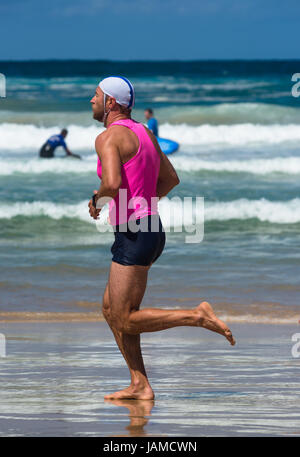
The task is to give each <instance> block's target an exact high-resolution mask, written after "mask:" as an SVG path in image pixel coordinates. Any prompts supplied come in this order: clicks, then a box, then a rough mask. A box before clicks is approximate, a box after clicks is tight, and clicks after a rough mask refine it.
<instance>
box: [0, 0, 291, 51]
mask: <svg viewBox="0 0 300 457" xmlns="http://www.w3.org/2000/svg"><path fill="white" fill-rule="evenodd" d="M299 17H300V2H299V0H286V1H284V2H283V1H282V0H182V1H178V0H147V1H146V0H127V1H122V0H85V1H82V0H72V1H71V0H60V1H58V0H51V1H50V2H41V1H40V0H9V1H8V2H5V3H4V2H3V0H1V3H0V18H1V27H0V43H1V46H0V60H6V59H7V60H11V59H18V60H20V59H47V58H58V59H65V58H81V59H111V60H156V59H157V60H169V59H181V60H185V59H239V58H241V59H255V58H259V59H263V58H268V59H271V58H285V59H292V58H299V34H298V30H299Z"/></svg>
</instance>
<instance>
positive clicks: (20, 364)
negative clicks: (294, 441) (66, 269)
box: [0, 320, 300, 437]
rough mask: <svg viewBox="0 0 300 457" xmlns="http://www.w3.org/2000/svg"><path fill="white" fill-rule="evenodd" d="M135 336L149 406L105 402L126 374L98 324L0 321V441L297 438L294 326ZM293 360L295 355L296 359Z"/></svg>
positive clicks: (299, 380)
mask: <svg viewBox="0 0 300 457" xmlns="http://www.w3.org/2000/svg"><path fill="white" fill-rule="evenodd" d="M230 327H231V329H232V331H233V334H234V336H235V337H236V339H237V344H236V346H234V347H231V346H230V345H229V343H228V342H227V341H226V340H225V339H224V338H223V337H222V336H220V335H218V334H215V333H211V332H209V331H207V330H205V329H201V328H191V327H177V328H175V329H169V330H165V331H162V332H155V333H144V334H142V335H141V341H142V350H143V355H144V359H145V365H146V370H147V373H148V376H149V379H150V382H151V384H152V387H153V389H154V392H155V394H156V398H155V400H154V401H153V402H148V401H143V402H141V401H140V402H137V401H133V400H127V401H122V402H121V401H120V402H112V401H105V400H104V398H103V397H104V395H106V394H108V393H110V392H114V391H115V390H119V389H121V388H124V387H126V386H127V385H128V383H129V372H128V369H127V366H126V365H125V362H124V360H123V358H122V356H121V354H120V352H119V350H118V348H117V346H116V343H115V341H114V339H113V335H112V333H111V331H110V329H109V327H108V325H107V324H106V323H105V322H102V321H101V320H99V321H94V322H64V321H56V322H30V321H28V322H18V323H17V322H2V323H1V324H0V332H1V333H2V334H4V335H5V337H6V357H2V358H0V373H1V391H0V436H105V437H114V436H161V437H163V436H164V437H168V436H169V437H171V436H184V437H189V436H300V406H299V390H300V377H299V371H300V358H294V357H293V356H292V354H291V349H292V346H293V345H294V344H295V342H292V339H291V338H292V335H293V334H294V333H299V332H300V327H299V325H297V324H295V325H265V324H241V323H239V324H238V323H233V324H231V325H230ZM299 352H300V350H299Z"/></svg>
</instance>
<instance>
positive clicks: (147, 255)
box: [88, 76, 235, 400]
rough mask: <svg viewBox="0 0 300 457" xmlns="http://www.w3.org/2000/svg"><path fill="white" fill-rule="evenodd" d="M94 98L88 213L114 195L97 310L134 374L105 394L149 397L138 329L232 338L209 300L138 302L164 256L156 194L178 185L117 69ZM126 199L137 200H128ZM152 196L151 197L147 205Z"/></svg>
mask: <svg viewBox="0 0 300 457" xmlns="http://www.w3.org/2000/svg"><path fill="white" fill-rule="evenodd" d="M91 104H92V110H93V117H94V119H97V120H98V121H100V122H103V123H104V126H105V127H106V130H105V131H104V132H103V133H101V134H100V135H98V136H97V138H96V141H95V147H96V152H97V155H98V167H97V172H98V175H99V177H100V178H101V185H100V188H99V190H98V191H96V190H95V191H94V198H92V199H91V200H90V201H89V205H88V206H89V212H90V215H91V217H93V218H94V219H97V217H98V216H99V214H100V211H101V208H99V207H98V206H99V205H97V203H96V202H97V200H98V204H99V202H101V207H102V206H103V197H111V199H112V200H111V202H110V208H109V209H110V213H109V215H110V216H109V217H110V221H111V224H112V225H113V226H114V235H115V242H114V244H113V246H112V248H111V252H112V254H113V257H112V263H111V267H110V272H109V279H108V283H107V285H106V288H105V292H104V296H103V302H102V311H103V315H104V317H105V319H106V321H107V322H108V324H109V326H110V328H111V330H112V332H113V334H114V337H115V339H116V342H117V344H118V346H119V349H120V351H121V353H122V354H123V357H124V359H125V361H126V363H127V365H128V368H129V371H130V376H131V383H130V386H129V387H127V388H125V389H123V390H120V391H118V392H115V393H112V394H109V395H106V396H105V397H104V398H106V399H108V398H113V399H122V398H131V399H138V400H152V399H154V393H153V390H152V388H151V386H150V384H149V380H148V378H147V374H146V370H145V367H144V362H143V358H142V353H141V347H140V334H141V333H143V332H157V331H161V330H165V329H168V328H172V327H177V326H191V327H204V328H206V329H209V330H212V331H214V332H217V333H220V334H221V335H223V336H225V337H226V338H227V340H228V341H229V342H230V343H231V344H232V345H234V344H235V340H234V338H233V336H232V334H231V331H230V329H229V328H228V327H227V325H226V324H225V323H224V322H222V321H221V320H220V319H218V318H217V316H216V315H215V314H214V312H213V309H212V307H211V306H210V304H209V303H207V302H202V303H200V304H199V305H198V306H196V307H195V308H194V309H187V310H186V309H176V310H170V309H168V310H164V309H157V308H145V309H142V310H140V309H139V308H140V304H141V302H142V299H143V296H144V293H145V289H146V284H147V276H148V271H149V268H150V267H151V265H152V263H153V262H155V261H156V260H157V259H158V257H159V256H160V255H161V253H162V251H163V248H164V244H165V233H164V230H163V227H162V225H161V221H160V218H159V215H158V211H157V200H158V199H159V198H162V197H164V196H165V195H167V194H168V193H169V192H170V190H171V189H173V187H175V186H176V185H177V184H179V179H178V176H177V174H176V171H175V170H174V168H173V166H172V165H171V163H170V161H169V160H168V158H167V157H166V155H165V154H163V153H162V152H161V150H160V148H159V146H158V143H157V140H156V137H155V135H154V134H153V133H152V132H151V131H150V130H149V129H147V128H146V127H144V126H143V125H142V124H140V123H138V122H136V121H134V120H133V119H131V109H132V107H133V105H134V88H133V86H132V84H131V83H130V82H129V81H128V80H127V79H125V78H121V77H117V76H113V77H108V78H105V79H103V80H102V81H101V82H100V83H99V86H98V87H97V89H96V92H95V95H94V97H93V98H92V99H91ZM124 192H125V193H126V195H127V196H126V198H125V199H124V196H123V193H124ZM100 199H101V200H100ZM131 199H135V202H136V201H138V204H133V205H130V204H129V203H130V200H131ZM93 200H95V201H93ZM152 200H153V201H154V204H152V205H151V203H150V201H152ZM95 204H96V206H97V208H98V209H97V208H96V207H95ZM122 205H123V208H122V207H121V206H122ZM125 207H126V208H125ZM128 208H130V209H129V210H128V211H127V209H128ZM125 210H126V211H125ZM132 221H135V222H136V227H137V228H138V229H139V230H138V231H136V230H133V229H132V227H133V225H132ZM153 227H154V228H155V230H153ZM145 228H146V230H144V229H145ZM151 229H152V230H151Z"/></svg>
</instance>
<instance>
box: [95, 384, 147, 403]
mask: <svg viewBox="0 0 300 457" xmlns="http://www.w3.org/2000/svg"><path fill="white" fill-rule="evenodd" d="M104 398H105V400H108V399H112V400H122V399H125V398H127V399H132V400H153V399H154V392H153V390H152V389H151V387H150V386H147V387H140V386H139V387H134V386H129V387H127V388H126V389H123V390H119V391H118V392H114V393H113V394H108V395H105V396H104Z"/></svg>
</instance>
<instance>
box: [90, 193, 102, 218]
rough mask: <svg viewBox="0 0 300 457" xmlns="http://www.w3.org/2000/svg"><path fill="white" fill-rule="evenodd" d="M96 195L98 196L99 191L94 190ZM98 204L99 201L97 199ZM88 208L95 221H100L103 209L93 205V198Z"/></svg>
mask: <svg viewBox="0 0 300 457" xmlns="http://www.w3.org/2000/svg"><path fill="white" fill-rule="evenodd" d="M94 194H95V195H96V194H98V191H97V190H94ZM96 202H97V199H96ZM88 207H89V213H90V216H91V217H92V218H93V219H98V216H99V214H100V211H101V209H97V208H95V207H94V205H93V199H92V198H91V199H90V201H89V204H88Z"/></svg>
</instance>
